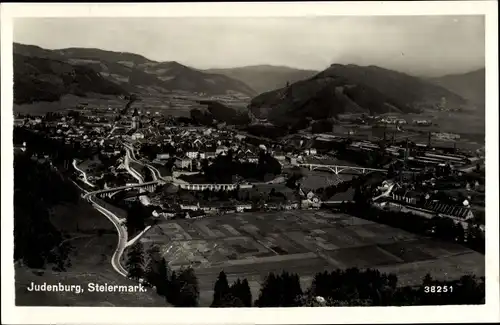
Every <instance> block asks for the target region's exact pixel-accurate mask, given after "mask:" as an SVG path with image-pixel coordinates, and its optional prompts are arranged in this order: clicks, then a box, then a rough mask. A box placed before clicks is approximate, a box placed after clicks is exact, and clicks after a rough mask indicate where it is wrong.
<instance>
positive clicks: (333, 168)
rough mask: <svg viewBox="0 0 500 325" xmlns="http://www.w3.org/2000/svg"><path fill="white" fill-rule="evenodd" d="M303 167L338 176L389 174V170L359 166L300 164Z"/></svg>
mask: <svg viewBox="0 0 500 325" xmlns="http://www.w3.org/2000/svg"><path fill="white" fill-rule="evenodd" d="M299 166H301V167H306V168H309V170H318V169H327V170H329V171H331V172H332V173H334V174H335V175H338V174H340V173H342V172H345V171H351V170H352V171H356V172H358V173H360V174H366V173H371V172H387V169H378V168H368V167H357V166H340V165H323V164H299Z"/></svg>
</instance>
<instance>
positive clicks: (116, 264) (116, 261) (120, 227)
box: [89, 196, 128, 277]
mask: <svg viewBox="0 0 500 325" xmlns="http://www.w3.org/2000/svg"><path fill="white" fill-rule="evenodd" d="M89 202H90V203H92V205H93V206H94V208H95V209H96V210H97V211H99V212H101V213H102V214H104V215H105V216H106V217H107V218H108V219H109V221H111V222H112V223H113V225H114V226H115V228H116V230H117V231H118V245H117V246H116V249H115V252H114V253H113V256H112V257H111V265H112V266H113V268H114V269H115V271H116V272H118V273H119V274H121V275H122V276H124V277H126V276H127V274H128V272H127V270H126V269H125V268H124V267H123V266H122V265H121V263H120V260H121V257H122V255H123V252H124V251H125V248H126V247H127V246H128V245H127V239H128V234H127V228H126V227H125V225H124V224H123V223H122V222H121V220H120V219H119V218H118V217H117V216H116V215H115V214H113V213H112V212H111V211H109V210H107V209H105V208H104V207H102V206H100V205H99V204H98V203H97V202H96V201H95V197H94V196H90V198H89Z"/></svg>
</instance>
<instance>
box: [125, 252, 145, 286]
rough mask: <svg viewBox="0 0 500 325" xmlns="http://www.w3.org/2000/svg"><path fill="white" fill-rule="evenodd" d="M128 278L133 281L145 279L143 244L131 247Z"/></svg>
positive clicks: (128, 260)
mask: <svg viewBox="0 0 500 325" xmlns="http://www.w3.org/2000/svg"><path fill="white" fill-rule="evenodd" d="M127 270H128V277H129V278H131V279H133V280H139V279H142V278H143V277H144V254H143V247H142V244H141V243H137V244H135V245H133V246H132V247H130V251H129V252H128V259H127Z"/></svg>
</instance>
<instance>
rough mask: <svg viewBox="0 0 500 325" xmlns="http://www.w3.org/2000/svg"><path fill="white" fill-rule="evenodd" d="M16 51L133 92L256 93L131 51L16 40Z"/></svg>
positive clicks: (233, 82)
mask: <svg viewBox="0 0 500 325" xmlns="http://www.w3.org/2000/svg"><path fill="white" fill-rule="evenodd" d="M14 55H24V56H30V57H41V58H46V59H51V60H58V61H64V62H66V63H68V64H71V65H73V66H77V65H78V66H87V67H90V68H92V69H93V70H94V71H95V72H97V73H99V74H100V75H101V76H102V77H104V78H105V79H107V80H109V81H111V82H113V83H115V84H117V85H119V86H120V87H122V88H124V89H126V91H127V92H131V93H139V94H151V93H153V94H154V93H169V92H176V91H186V92H196V93H205V94H208V95H226V94H230V93H240V94H243V95H246V96H253V95H255V94H256V92H255V91H254V90H253V89H252V88H251V87H249V86H248V85H246V84H245V83H243V82H242V81H240V80H236V79H233V78H230V77H227V76H225V75H217V74H209V73H205V72H202V71H198V70H196V69H194V68H191V67H188V66H185V65H183V64H180V63H178V62H176V61H167V62H157V61H153V60H150V59H148V58H146V57H144V56H142V55H139V54H134V53H129V52H115V51H108V50H101V49H95V48H76V47H72V48H66V49H57V50H48V49H44V48H41V47H39V46H35V45H26V44H19V43H14Z"/></svg>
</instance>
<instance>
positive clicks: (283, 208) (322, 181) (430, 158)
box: [14, 100, 485, 301]
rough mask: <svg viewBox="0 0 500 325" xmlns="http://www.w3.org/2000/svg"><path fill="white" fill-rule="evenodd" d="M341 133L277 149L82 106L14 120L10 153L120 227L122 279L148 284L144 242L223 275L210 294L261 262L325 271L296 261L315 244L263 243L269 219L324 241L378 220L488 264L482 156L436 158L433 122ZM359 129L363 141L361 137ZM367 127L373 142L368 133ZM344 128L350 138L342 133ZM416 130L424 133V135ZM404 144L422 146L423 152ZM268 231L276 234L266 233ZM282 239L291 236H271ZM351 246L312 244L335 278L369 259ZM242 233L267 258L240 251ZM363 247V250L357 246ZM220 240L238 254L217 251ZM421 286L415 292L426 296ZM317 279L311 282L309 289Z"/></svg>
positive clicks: (244, 137)
mask: <svg viewBox="0 0 500 325" xmlns="http://www.w3.org/2000/svg"><path fill="white" fill-rule="evenodd" d="M131 104H132V105H131ZM345 120H346V121H347V122H344V123H345V125H347V126H345V125H344V126H343V125H335V127H334V129H333V131H332V132H328V131H327V132H316V133H311V132H298V133H295V134H290V135H287V136H285V137H283V138H281V139H279V140H277V139H268V138H265V137H262V136H258V135H253V134H251V133H250V132H247V131H246V130H241V129H238V128H237V127H234V126H231V125H226V123H219V122H216V121H214V123H213V124H212V125H210V126H206V125H199V124H197V123H195V122H194V121H192V120H190V119H189V118H185V117H172V116H167V115H164V114H151V113H150V112H149V111H147V110H146V111H144V110H142V109H141V110H138V109H137V108H133V101H132V100H129V101H128V103H127V104H126V105H125V109H121V108H114V109H112V108H105V107H103V108H90V107H88V106H85V107H81V106H80V107H75V108H74V109H70V110H68V111H67V112H64V113H48V114H46V115H44V116H30V115H22V114H18V115H17V116H16V119H15V124H16V126H15V129H14V142H15V150H16V152H18V153H19V154H26V153H28V152H29V153H31V159H32V160H33V161H35V162H37V163H42V164H44V163H48V164H50V165H51V166H52V167H53V168H62V169H63V170H65V173H66V174H67V175H68V176H69V177H70V179H72V180H73V182H74V184H75V185H76V186H77V187H78V188H79V189H80V190H81V193H82V194H81V196H82V198H83V199H84V200H86V201H88V202H90V203H91V204H92V205H93V206H94V208H95V209H97V210H98V211H100V212H101V213H102V214H104V215H105V216H106V217H107V218H108V219H109V220H110V221H111V222H112V223H113V224H114V226H115V227H116V229H117V231H118V233H119V243H118V246H117V248H116V251H115V253H114V255H113V257H112V266H113V268H114V269H115V271H116V272H118V273H119V274H121V275H123V276H129V277H130V274H135V273H139V274H140V273H141V272H139V271H137V266H134V265H131V263H130V261H131V260H132V259H133V258H132V257H131V255H132V256H133V252H134V247H138V246H137V245H136V244H137V243H139V242H140V243H142V245H143V246H144V248H143V249H144V250H147V247H150V248H151V247H157V244H158V243H160V247H162V248H161V250H162V252H163V256H165V258H166V259H168V261H169V267H170V268H172V269H173V270H182V269H183V268H184V267H186V266H189V267H194V268H195V269H196V270H199V271H201V270H213V271H210V272H209V271H203V273H205V272H208V273H207V274H209V275H205V276H206V282H207V283H212V282H213V281H214V280H215V279H214V277H213V276H214V275H217V274H218V272H217V270H219V269H220V268H221V267H222V268H223V269H224V270H229V269H231V268H234V267H233V266H231V267H230V265H232V262H231V261H232V260H237V261H238V262H239V263H240V264H241V266H240V267H242V268H243V269H248V266H249V265H250V264H248V263H252V261H257V260H262V261H261V262H259V263H262V265H265V263H271V261H274V260H275V259H276V258H277V257H279V258H280V260H281V261H282V264H283V263H284V264H283V265H287V267H288V265H290V267H291V268H292V269H293V270H294V271H300V270H304V271H305V270H306V269H304V267H301V266H300V265H301V263H302V262H301V263H298V260H297V259H301V260H303V262H306V261H309V262H308V267H307V271H305V272H306V273H307V274H310V273H311V272H313V271H316V270H321V269H324V268H325V267H326V266H325V264H322V263H324V262H319V260H318V258H317V257H316V253H315V254H314V255H315V257H314V258H313V259H312V260H311V258H312V256H309V255H310V254H311V253H308V250H303V249H301V248H298V247H300V245H302V246H304V247H308V246H310V245H312V244H307V241H306V242H304V240H306V238H309V237H304V238H298V237H297V235H293V234H294V232H292V233H282V234H279V235H278V234H274V235H273V234H271V235H272V236H271V237H269V234H268V235H266V234H265V233H261V232H262V231H263V229H261V227H263V228H266V227H268V226H267V225H265V224H262V225H261V226H258V225H259V224H261V223H260V222H264V223H269V222H271V223H272V222H273V221H271V219H273V218H274V219H276V220H275V221H274V222H278V223H280V224H281V223H283V224H282V225H281V226H279V227H284V228H283V229H287V228H290V229H295V227H296V226H295V225H296V224H302V223H303V222H306V223H308V222H309V223H310V222H311V220H312V225H311V226H312V227H313V228H315V227H318V226H321V225H326V224H328V223H329V222H330V221H329V220H330V218H332V216H338V215H344V216H351V217H349V218H350V219H345V220H346V222H347V220H352V221H349V222H356V223H359V222H360V221H354V220H361V219H367V220H366V221H364V222H370V221H369V220H372V221H375V222H377V223H385V224H387V225H389V226H397V227H398V228H401V229H404V230H405V231H410V232H417V233H419V232H420V233H421V234H422V235H425V236H431V237H432V236H435V237H438V238H440V239H442V238H446V239H448V240H449V241H451V242H459V243H461V244H464V245H466V246H469V247H471V248H473V250H476V251H482V252H484V231H485V226H484V225H485V217H484V215H485V212H484V183H485V176H484V175H485V173H484V150H481V148H479V149H477V150H466V149H458V148H457V146H456V143H455V144H452V145H449V144H448V145H447V146H437V145H433V144H432V142H435V143H439V140H440V139H441V137H440V136H438V135H437V134H436V133H431V132H428V131H427V130H426V127H427V126H428V124H430V122H427V121H422V120H416V121H413V122H410V123H408V124H411V125H412V126H413V129H409V130H405V131H406V132H403V134H404V135H406V136H401V135H398V137H397V138H396V136H395V134H396V132H398V131H400V130H401V127H402V125H403V124H405V123H407V122H406V121H404V122H403V121H402V120H401V119H397V118H393V117H392V118H391V117H383V116H381V117H366V116H364V117H360V116H351V117H346V118H345ZM257 123H263V121H260V122H257ZM264 123H265V122H264ZM352 125H361V126H363V128H358V129H357V130H358V132H352V131H350V129H352ZM367 126H369V127H370V131H371V132H366V130H367ZM335 128H336V129H337V130H339V129H342V128H344V130H342V131H340V132H339V131H337V132H336V133H335ZM376 128H378V129H379V131H380V130H382V132H383V134H381V135H380V137H374V134H375V133H376V132H375V131H374V130H375V129H376ZM418 128H420V129H421V130H423V131H421V132H416V131H415V129H418ZM345 130H347V131H345ZM320 131H324V130H320ZM342 132H344V134H342ZM363 132H364V134H363ZM412 132H413V133H412ZM399 134H401V132H399ZM408 134H410V135H413V137H419V138H420V139H423V141H422V142H417V143H416V142H413V141H411V140H410V139H411V136H408ZM435 139H436V140H435ZM425 140H427V141H425ZM30 148H31V150H30ZM33 148H35V149H33ZM55 161H58V162H59V163H58V165H57V166H56V165H55ZM294 211H297V212H298V211H303V212H301V213H297V212H294ZM377 211H378V212H377ZM329 213H331V214H329ZM266 215H267V217H266ZM381 215H383V217H381ZM394 216H396V217H394ZM254 217H256V218H257V220H254V219H252V218H254ZM263 217H264V218H268V219H269V220H268V221H267V222H266V221H258V220H260V219H261V218H263ZM303 218H306V221H305V220H302V219H303ZM335 218H337V217H335ZM359 218H361V219H359ZM380 218H386V219H387V220H385V221H382V220H380ZM391 218H392V219H391ZM394 218H397V219H398V220H397V221H395V220H394ZM401 218H405V219H406V220H403V221H402V220H401ZM203 220H206V221H203ZM280 220H281V221H280ZM419 220H420V221H419ZM422 220H424V221H422ZM425 220H429V221H432V222H431V223H428V222H426V221H425ZM186 222H187V223H186ZM189 222H191V223H189ZM241 222H242V224H241ZM294 224H295V225H294ZM209 225H211V226H209ZM251 225H252V226H251ZM304 225H305V224H304ZM193 226H194V227H195V229H196V230H194V229H193ZM380 226H382V225H380ZM214 227H215V228H214ZM277 227H278V226H277ZM301 227H302V226H301ZM307 227H310V226H307ZM457 227H458V228H457ZM273 229H275V228H274V227H273ZM308 229H309V228H308ZM419 229H421V230H419ZM242 231H243V232H242ZM276 231H281V229H280V230H272V232H276ZM314 231H320V230H319V229H317V230H314ZM321 231H322V230H321ZM339 231H341V232H340V233H339ZM372 231H373V230H372ZM380 231H382V230H381V229H379V230H377V232H376V233H377V235H376V236H380V234H381V233H380ZM386 231H387V230H386ZM402 231H403V230H402ZM346 232H347V229H343V230H339V229H335V228H332V229H329V230H328V238H330V244H327V242H325V243H321V241H324V240H325V239H324V237H322V236H326V233H325V235H321V233H316V234H315V235H314V236H313V237H312V238H315V239H313V242H314V245H319V246H318V247H319V248H316V249H313V251H316V252H317V254H318V256H320V257H322V258H324V259H325V260H326V261H328V262H330V263H334V265H337V264H335V263H337V262H332V261H338V257H337V256H336V255H332V254H333V253H332V249H336V248H338V247H344V246H345V247H351V246H355V247H356V246H357V245H361V244H353V243H350V244H348V242H343V240H345V239H342V240H341V242H338V240H340V238H344V237H343V236H347V235H346V234H347V233H346ZM244 233H247V234H249V235H251V236H252V237H253V238H256V240H257V242H258V243H261V244H260V245H264V246H265V247H267V248H268V249H269V250H270V252H267V251H262V249H261V248H259V247H256V246H255V245H257V244H256V243H252V242H248V240H247V239H245V237H241V236H243V234H244ZM365 233H366V230H364V232H363V233H359V234H358V235H356V236H357V237H355V238H359V240H361V238H363V234H365ZM200 234H201V235H200ZM335 234H337V235H335ZM373 234H375V233H373ZM306 235H307V233H305V234H304V236H306ZM387 235H388V234H386V235H384V236H387ZM226 236H229V237H226ZM273 236H274V237H273ZM277 236H279V237H277ZM283 236H285V237H286V238H290V239H291V242H290V241H289V240H290V239H286V240H285V237H283ZM294 236H295V237H294ZM307 236H310V235H307ZM331 236H340V237H338V238H337V239H334V238H335V237H331ZM359 236H361V237H359ZM374 236H375V235H374ZM392 236H397V237H391V238H399V237H398V236H407V235H402V234H400V235H396V234H394V235H392ZM217 238H221V240H223V241H224V243H225V244H224V245H228V246H227V247H226V248H224V247H223V246H222V245H218V244H213V243H211V242H210V239H214V240H215V239H217ZM238 238H241V239H238ZM258 238H261V239H258ZM321 238H323V239H321ZM410 238H413V237H410ZM481 238H483V240H481ZM195 239H197V240H195ZM200 239H201V241H200ZM228 240H230V241H234V242H232V243H231V242H228ZM309 240H310V239H309ZM350 240H354V239H350ZM377 240H378V239H377ZM362 241H365V239H362ZM332 243H335V244H332ZM360 243H361V242H360ZM297 244H299V246H297ZM200 245H201V246H200ZM213 245H215V246H213ZM325 245H327V246H325ZM328 245H333V246H331V247H330V246H328ZM426 245H430V244H429V243H428V244H426ZM231 247H232V248H231ZM311 249H312V248H311ZM318 249H320V250H321V251H323V253H319V251H318ZM346 249H349V248H346ZM391 249H392V248H386V250H387V251H391V252H392V250H391ZM406 249H407V248H404V249H403V248H401V252H399V251H398V252H396V253H395V254H396V255H397V256H400V255H398V254H403V253H402V252H404V251H405V250H406ZM433 249H434V248H433ZM127 250H128V251H129V253H128V254H125V252H126V251H127ZM231 251H233V253H231ZM309 251H310V250H309ZM245 252H246V253H245ZM333 252H334V251H333ZM375 253H376V252H372V253H371V254H375ZM248 254H250V255H248ZM376 254H380V253H376ZM246 255H248V256H249V257H250V256H253V257H252V259H250V260H249V259H248V257H245V256H246ZM275 255H277V256H275ZM435 257H436V258H439V257H441V255H438V256H435ZM341 260H342V259H341ZM322 261H323V260H322ZM382 261H384V259H382V260H381V261H379V262H376V263H375V264H370V263H368V264H366V263H365V262H363V263H361V264H357V265H359V266H365V265H366V266H370V265H377V264H380V263H382ZM399 261H406V258H403V257H401V259H400V260H399ZM410 261H411V260H410ZM221 263H222V264H221ZM291 263H293V264H291ZM318 263H319V264H318ZM384 263H390V262H388V261H386V262H384ZM393 263H396V264H395V265H400V264H397V261H396V260H395V261H393ZM327 264H328V263H327ZM224 265H225V266H224ZM297 265H299V266H297ZM311 265H313V267H311ZM314 265H316V267H314ZM345 265H348V264H345ZM381 265H383V263H382V264H381ZM265 270H267V268H263V271H262V272H264V273H265V272H266V271H265ZM388 270H389V271H392V270H393V269H388ZM226 272H227V271H226ZM238 272H241V271H235V274H238ZM262 272H261V274H264V273H262ZM228 274H229V276H230V277H231V276H232V275H231V274H230V273H228ZM262 276H263V275H262ZM421 276H423V275H422V274H420V277H414V279H413V280H411V279H410V280H408V281H409V282H408V283H410V284H411V283H418V281H420V278H421ZM138 278H141V276H138ZM258 279H259V278H256V280H253V282H252V281H251V283H254V284H255V283H258V282H259V280H258ZM307 279H309V278H308V277H307V276H306V277H304V278H301V281H306V282H305V283H309V282H307V281H308V280H307ZM206 289H207V290H210V289H209V288H206ZM255 290H256V289H255V288H252V293H253V294H254V295H256V294H257V291H255ZM202 291H203V290H202ZM208 292H211V291H208ZM202 295H203V294H202ZM200 299H202V298H200ZM208 299H209V298H206V300H207V301H208ZM202 300H203V299H202Z"/></svg>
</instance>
